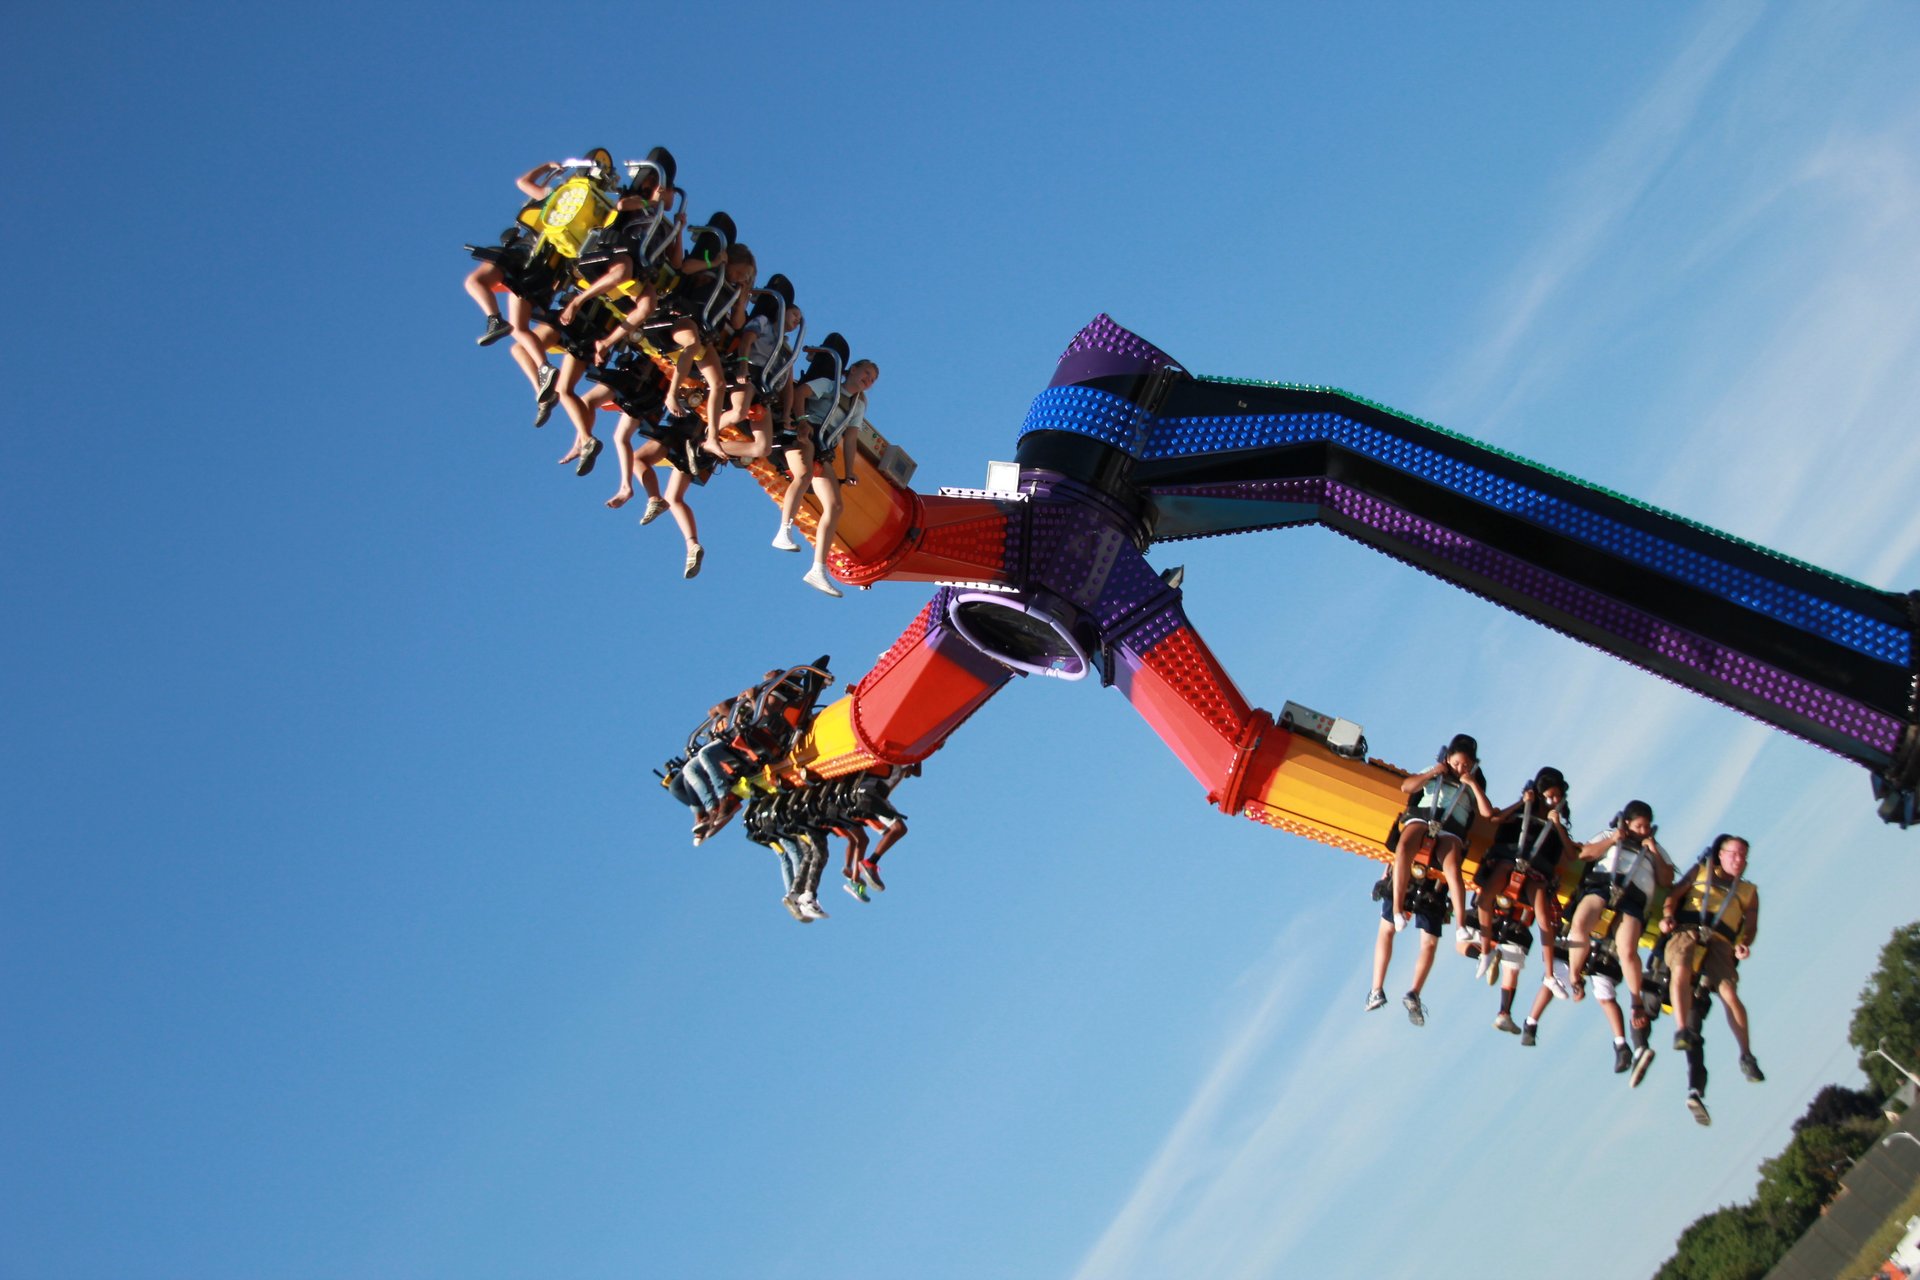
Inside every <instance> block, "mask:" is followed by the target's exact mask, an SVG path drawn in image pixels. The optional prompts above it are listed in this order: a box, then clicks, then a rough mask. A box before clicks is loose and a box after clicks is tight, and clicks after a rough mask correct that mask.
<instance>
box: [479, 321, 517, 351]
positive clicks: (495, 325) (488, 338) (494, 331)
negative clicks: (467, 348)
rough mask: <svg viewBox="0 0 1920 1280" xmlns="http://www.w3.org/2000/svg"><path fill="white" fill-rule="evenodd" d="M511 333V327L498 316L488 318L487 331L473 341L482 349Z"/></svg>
mask: <svg viewBox="0 0 1920 1280" xmlns="http://www.w3.org/2000/svg"><path fill="white" fill-rule="evenodd" d="M512 332H513V326H512V325H510V324H508V323H507V322H506V321H505V320H502V319H501V318H500V317H499V316H488V317H487V331H486V332H485V333H483V334H481V335H480V336H479V337H478V338H475V339H474V341H475V342H477V343H479V344H480V345H481V346H483V347H490V346H492V345H493V344H494V343H496V342H498V341H500V339H502V338H504V337H506V336H507V335H508V334H510V333H512Z"/></svg>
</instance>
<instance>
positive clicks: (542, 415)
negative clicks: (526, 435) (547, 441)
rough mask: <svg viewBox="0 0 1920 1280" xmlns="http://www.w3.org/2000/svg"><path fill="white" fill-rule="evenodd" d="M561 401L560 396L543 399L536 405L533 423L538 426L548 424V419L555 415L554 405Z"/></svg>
mask: <svg viewBox="0 0 1920 1280" xmlns="http://www.w3.org/2000/svg"><path fill="white" fill-rule="evenodd" d="M559 403H560V398H559V397H558V396H555V397H554V398H552V399H551V400H542V401H541V402H540V403H539V404H537V405H535V406H534V410H533V425H534V426H536V427H544V426H546V425H547V419H548V418H551V417H552V416H553V406H555V405H556V404H559Z"/></svg>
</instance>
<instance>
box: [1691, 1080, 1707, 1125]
mask: <svg viewBox="0 0 1920 1280" xmlns="http://www.w3.org/2000/svg"><path fill="white" fill-rule="evenodd" d="M1687 1110H1689V1111H1691V1112H1693V1118H1694V1119H1695V1120H1696V1121H1698V1122H1699V1123H1701V1124H1703V1125H1708V1124H1712V1123H1713V1117H1712V1116H1710V1115H1708V1114H1707V1100H1706V1099H1705V1098H1703V1097H1701V1096H1700V1091H1699V1090H1698V1089H1689V1090H1687Z"/></svg>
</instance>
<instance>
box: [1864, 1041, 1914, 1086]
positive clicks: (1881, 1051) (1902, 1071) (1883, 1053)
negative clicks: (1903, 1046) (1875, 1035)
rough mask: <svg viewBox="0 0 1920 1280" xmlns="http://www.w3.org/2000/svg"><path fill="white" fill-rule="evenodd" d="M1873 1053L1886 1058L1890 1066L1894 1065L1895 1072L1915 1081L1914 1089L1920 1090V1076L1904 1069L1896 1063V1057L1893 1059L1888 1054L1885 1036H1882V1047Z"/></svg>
mask: <svg viewBox="0 0 1920 1280" xmlns="http://www.w3.org/2000/svg"><path fill="white" fill-rule="evenodd" d="M1871 1052H1873V1053H1877V1054H1879V1055H1880V1056H1881V1057H1883V1058H1885V1059H1886V1060H1887V1062H1888V1063H1889V1064H1891V1065H1892V1067H1893V1069H1894V1070H1895V1071H1898V1072H1899V1073H1900V1074H1901V1075H1903V1076H1905V1077H1906V1078H1907V1079H1909V1080H1911V1081H1913V1087H1914V1088H1916V1089H1920V1076H1917V1075H1915V1074H1913V1072H1911V1071H1909V1070H1907V1069H1906V1068H1905V1067H1903V1066H1901V1065H1900V1064H1899V1062H1897V1061H1895V1059H1894V1057H1893V1055H1892V1054H1890V1053H1888V1052H1887V1038H1886V1037H1885V1036H1881V1037H1880V1045H1879V1047H1878V1048H1876V1049H1873V1050H1871Z"/></svg>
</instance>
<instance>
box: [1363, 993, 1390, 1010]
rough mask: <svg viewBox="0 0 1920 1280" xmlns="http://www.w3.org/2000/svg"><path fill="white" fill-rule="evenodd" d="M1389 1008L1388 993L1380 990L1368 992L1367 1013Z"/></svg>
mask: <svg viewBox="0 0 1920 1280" xmlns="http://www.w3.org/2000/svg"><path fill="white" fill-rule="evenodd" d="M1386 1007H1387V993H1386V992H1384V991H1381V990H1378V989H1375V990H1373V991H1369V992H1367V1012H1368V1013H1372V1012H1373V1011H1374V1010H1375V1009H1384V1008H1386Z"/></svg>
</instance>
